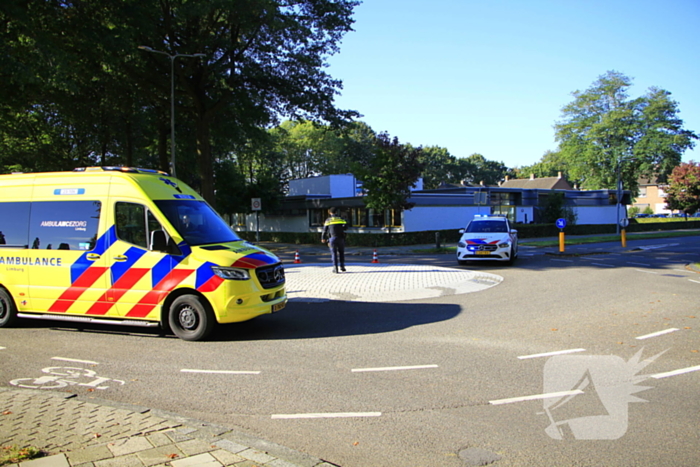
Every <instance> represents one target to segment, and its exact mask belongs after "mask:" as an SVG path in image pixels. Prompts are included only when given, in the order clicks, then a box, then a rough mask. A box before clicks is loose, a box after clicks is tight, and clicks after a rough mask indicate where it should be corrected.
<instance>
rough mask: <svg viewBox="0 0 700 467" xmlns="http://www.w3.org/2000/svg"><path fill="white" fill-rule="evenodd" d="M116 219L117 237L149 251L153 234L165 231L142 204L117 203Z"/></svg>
mask: <svg viewBox="0 0 700 467" xmlns="http://www.w3.org/2000/svg"><path fill="white" fill-rule="evenodd" d="M114 218H115V219H116V228H117V237H118V238H119V239H120V240H124V241H125V242H129V243H133V244H134V245H137V246H140V247H141V248H145V249H148V239H149V238H150V237H151V232H152V231H154V230H162V229H163V227H162V226H161V225H160V223H159V222H158V220H156V218H155V217H154V216H153V214H152V213H151V211H150V210H148V208H147V207H146V206H143V205H141V204H134V203H121V202H120V203H117V204H116V206H115V217H114Z"/></svg>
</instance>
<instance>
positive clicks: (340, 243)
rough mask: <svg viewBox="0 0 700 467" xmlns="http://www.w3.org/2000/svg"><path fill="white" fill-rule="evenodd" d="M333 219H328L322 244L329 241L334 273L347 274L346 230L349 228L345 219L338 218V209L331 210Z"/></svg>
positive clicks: (322, 236)
mask: <svg viewBox="0 0 700 467" xmlns="http://www.w3.org/2000/svg"><path fill="white" fill-rule="evenodd" d="M329 211H330V213H331V217H329V218H328V219H326V222H325V223H324V224H323V232H322V233H321V243H326V241H328V247H329V248H330V250H331V260H332V261H333V273H335V274H337V273H338V266H340V270H341V271H343V272H345V230H346V229H347V227H348V224H347V222H345V219H343V218H342V217H340V216H338V215H337V213H338V210H337V208H330V210H329Z"/></svg>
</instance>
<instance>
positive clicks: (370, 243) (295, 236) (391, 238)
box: [236, 218, 700, 247]
mask: <svg viewBox="0 0 700 467" xmlns="http://www.w3.org/2000/svg"><path fill="white" fill-rule="evenodd" d="M655 220H658V221H660V222H637V220H636V219H630V225H629V226H628V227H627V229H626V230H627V232H655V231H662V230H678V229H700V220H692V221H690V220H689V221H686V220H684V219H678V220H677V221H676V220H675V219H673V218H671V219H663V218H659V219H655ZM645 221H646V219H645ZM674 221H675V222H674ZM679 221H680V222H679ZM681 222H682V224H681ZM515 228H516V229H518V237H519V238H521V239H522V238H541V237H556V236H558V235H559V229H558V228H557V227H556V226H555V225H554V224H516V225H515ZM616 230H617V229H616V226H615V224H591V225H570V226H567V227H566V228H565V229H564V231H565V232H566V234H567V235H609V234H615V233H616ZM236 233H237V234H238V235H239V236H240V237H241V238H243V239H245V240H248V241H255V239H256V234H255V232H236ZM436 234H439V239H440V244H441V245H445V244H455V243H457V242H458V241H459V237H460V236H461V234H460V233H459V230H458V229H450V230H429V231H424V232H399V233H376V234H374V233H372V234H355V233H348V239H347V243H348V245H353V246H364V247H380V246H400V245H424V244H436V243H437V241H436ZM260 240H261V241H267V242H274V243H291V244H294V245H309V244H314V243H321V234H320V232H260Z"/></svg>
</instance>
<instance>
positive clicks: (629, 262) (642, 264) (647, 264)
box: [627, 261, 651, 267]
mask: <svg viewBox="0 0 700 467" xmlns="http://www.w3.org/2000/svg"><path fill="white" fill-rule="evenodd" d="M627 264H634V265H635V266H647V267H650V266H651V264H649V263H635V262H632V261H627Z"/></svg>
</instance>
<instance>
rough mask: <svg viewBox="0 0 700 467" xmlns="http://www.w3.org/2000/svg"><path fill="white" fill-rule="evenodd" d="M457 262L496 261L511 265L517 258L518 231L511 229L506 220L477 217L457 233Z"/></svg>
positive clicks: (483, 216) (493, 217) (497, 217)
mask: <svg viewBox="0 0 700 467" xmlns="http://www.w3.org/2000/svg"><path fill="white" fill-rule="evenodd" d="M459 233H461V234H462V237H461V238H460V239H459V243H458V244H457V262H458V263H459V264H466V263H467V261H479V260H496V261H508V262H509V263H512V262H513V260H514V259H515V258H517V257H518V231H517V230H515V229H512V228H511V226H510V222H509V221H508V218H506V217H501V216H486V215H477V216H474V219H472V220H471V222H469V224H467V228H466V229H462V230H460V231H459Z"/></svg>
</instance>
